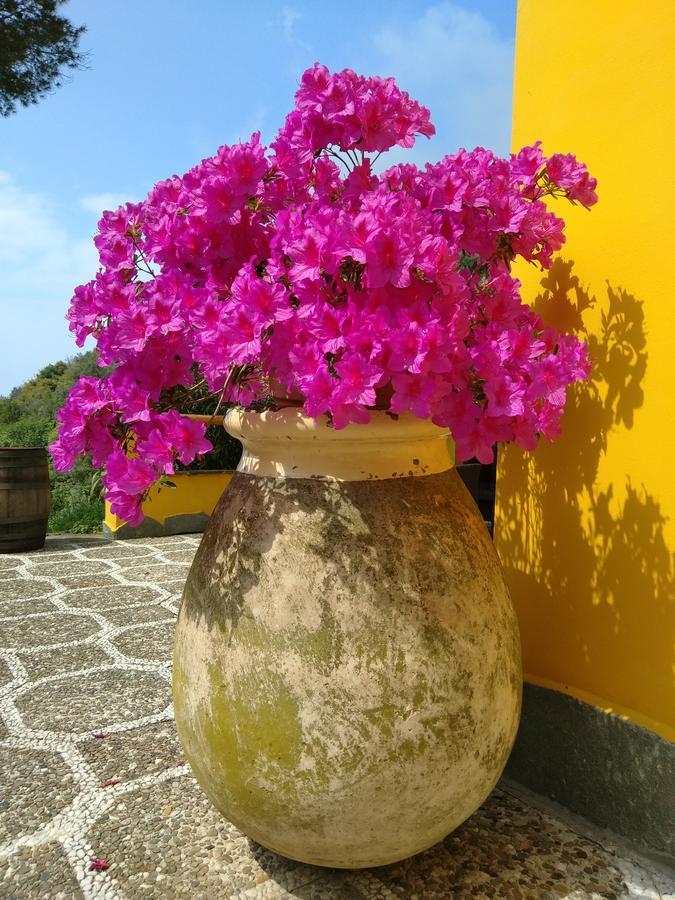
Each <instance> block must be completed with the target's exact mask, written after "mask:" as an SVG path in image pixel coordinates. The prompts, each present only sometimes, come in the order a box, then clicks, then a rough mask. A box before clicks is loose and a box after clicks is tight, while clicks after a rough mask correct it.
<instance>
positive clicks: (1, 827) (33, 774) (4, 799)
mask: <svg viewBox="0 0 675 900" xmlns="http://www.w3.org/2000/svg"><path fill="white" fill-rule="evenodd" d="M0 771H2V772H3V781H4V780H5V779H8V780H9V782H10V783H11V785H12V789H11V791H3V792H2V796H0V843H6V842H9V841H11V840H14V838H17V837H19V835H22V834H30V833H31V832H33V831H36V830H37V829H38V828H41V827H42V826H43V825H46V824H47V822H49V821H50V819H52V818H53V817H54V816H55V815H56V814H57V813H59V812H61V810H63V809H65V807H66V806H68V804H69V803H70V802H71V801H72V800H73V799H74V797H76V796H77V794H78V792H79V787H78V785H77V782H76V780H75V776H74V775H73V773H72V772H71V770H70V768H69V767H68V766H67V765H66V763H65V762H64V761H63V758H62V757H61V756H60V755H59V754H58V753H53V752H50V751H45V750H23V749H17V748H16V747H12V748H8V747H0Z"/></svg>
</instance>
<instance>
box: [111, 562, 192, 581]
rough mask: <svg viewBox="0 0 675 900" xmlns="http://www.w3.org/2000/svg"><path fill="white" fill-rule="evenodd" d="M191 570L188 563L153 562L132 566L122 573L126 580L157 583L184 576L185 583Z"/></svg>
mask: <svg viewBox="0 0 675 900" xmlns="http://www.w3.org/2000/svg"><path fill="white" fill-rule="evenodd" d="M189 571H190V567H189V566H188V565H187V564H182V565H181V564H178V563H155V562H153V563H152V565H150V564H149V563H148V564H147V565H141V566H130V567H129V568H128V569H125V570H124V572H122V573H121V577H123V578H124V579H125V580H126V581H137V582H147V581H149V582H155V584H161V583H162V582H163V581H173V580H177V579H179V578H182V579H183V583H185V579H186V578H187V574H188V572H189Z"/></svg>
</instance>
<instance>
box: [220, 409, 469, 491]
mask: <svg viewBox="0 0 675 900" xmlns="http://www.w3.org/2000/svg"><path fill="white" fill-rule="evenodd" d="M370 417H371V418H370V422H369V423H368V424H365V425H358V424H350V425H348V426H347V427H346V428H342V429H339V430H336V429H335V428H333V427H332V426H331V424H330V421H329V420H328V418H327V417H326V416H320V417H319V418H318V419H313V418H312V417H311V416H308V415H307V414H306V413H305V412H304V411H303V410H302V409H300V408H298V407H285V408H283V409H277V410H264V411H263V412H253V411H250V410H244V409H236V408H235V409H231V410H229V411H228V412H227V414H226V416H225V429H226V431H227V432H228V433H229V434H231V435H232V436H233V437H235V438H237V439H238V440H240V441H241V443H242V444H243V447H244V451H243V453H242V457H241V460H240V462H239V465H238V466H237V471H239V472H244V473H246V474H249V475H259V476H271V477H286V478H315V479H325V480H333V481H368V480H371V479H388V478H407V477H415V476H421V475H432V474H438V473H440V472H445V471H447V470H448V469H450V468H452V466H453V460H454V453H453V449H454V448H453V446H452V443H451V441H450V440H449V437H450V432H449V430H448V429H447V428H441V427H440V426H438V425H434V424H433V422H431V420H429V419H418V418H417V417H416V416H414V415H412V413H405V414H403V415H395V414H392V413H389V412H385V411H383V410H370Z"/></svg>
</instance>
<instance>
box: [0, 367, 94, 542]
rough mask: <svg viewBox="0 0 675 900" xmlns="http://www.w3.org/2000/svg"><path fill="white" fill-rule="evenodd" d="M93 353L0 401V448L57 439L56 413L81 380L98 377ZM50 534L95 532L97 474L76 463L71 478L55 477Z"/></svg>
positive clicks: (47, 372)
mask: <svg viewBox="0 0 675 900" xmlns="http://www.w3.org/2000/svg"><path fill="white" fill-rule="evenodd" d="M100 374H101V369H100V368H99V367H98V364H97V362H96V352H95V351H94V350H90V351H89V352H88V353H78V354H77V356H73V357H72V358H71V359H68V360H66V361H65V362H63V361H59V362H56V363H53V364H52V365H49V366H45V367H44V369H41V370H40V371H39V372H38V374H37V375H36V376H35V377H34V378H31V379H30V380H29V381H27V382H26V383H25V384H22V385H20V386H19V387H16V388H14V390H13V391H11V393H10V395H9V397H0V447H46V446H47V444H49V443H50V442H51V441H52V440H54V438H55V437H56V411H57V410H58V409H59V407H60V406H62V404H63V402H64V400H65V399H66V395H67V393H68V391H69V390H70V388H71V387H72V386H73V385H74V384H75V382H76V381H77V379H78V378H80V376H81V375H100ZM49 470H50V478H51V485H52V506H51V511H50V514H49V530H50V531H74V532H79V533H82V532H87V531H99V530H100V528H101V522H102V521H103V501H102V499H101V488H100V480H99V476H98V473H97V471H96V470H95V469H92V467H91V465H90V464H89V463H88V462H85V461H81V462H78V463H77V464H76V465H75V468H74V469H73V470H72V472H54V470H53V468H52V466H51V462H50V465H49Z"/></svg>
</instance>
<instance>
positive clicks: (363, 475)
mask: <svg viewBox="0 0 675 900" xmlns="http://www.w3.org/2000/svg"><path fill="white" fill-rule="evenodd" d="M225 426H226V428H227V430H228V431H229V433H230V434H232V435H233V436H234V437H236V438H238V439H239V440H240V441H241V442H242V444H243V447H244V452H243V455H242V458H241V462H240V464H239V468H238V471H237V473H236V474H235V476H234V478H233V480H232V482H231V483H230V486H229V487H228V489H227V490H226V491H225V493H224V494H223V496H222V497H221V499H220V502H219V503H218V506H217V507H216V509H215V511H214V513H213V516H212V518H211V521H210V524H209V526H208V529H207V531H206V532H205V534H204V537H203V540H202V543H201V545H200V547H199V550H198V552H197V555H196V557H195V560H194V563H193V565H192V569H191V571H190V574H189V577H188V580H187V583H186V586H185V592H184V595H183V602H182V606H181V610H180V615H179V618H178V625H177V630H176V640H175V649H174V700H175V709H176V722H177V725H178V731H179V735H180V738H181V741H182V743H183V747H184V750H185V755H186V757H187V759H188V760H189V762H190V764H191V766H192V769H193V771H194V774H195V776H196V778H197V780H198V781H199V783H200V785H201V787H202V788H203V790H204V792H205V793H206V795H207V796H208V797H209V799H210V800H211V802H212V803H213V804H214V805H215V806H216V807H217V808H218V809H219V810H220V811H221V812H222V814H223V815H224V816H225V817H226V818H227V819H228V820H230V821H231V822H233V823H234V824H235V825H236V826H237V827H238V828H240V829H241V830H242V831H243V832H245V833H246V834H247V835H248V836H249V837H251V838H252V839H253V840H255V841H257V842H258V843H260V844H263V845H264V846H265V847H268V848H270V849H272V850H274V851H276V852H278V853H280V854H283V855H284V856H287V857H290V858H292V859H295V860H300V861H303V862H306V863H312V864H315V865H321V866H337V867H344V868H357V867H365V866H378V865H384V864H386V863H391V862H394V861H397V860H400V859H403V858H405V857H408V856H412V855H413V854H415V853H418V852H420V851H421V850H424V849H426V848H427V847H430V846H431V845H433V844H434V843H436V842H437V841H439V840H441V839H442V838H443V837H445V836H446V835H447V834H448V833H449V832H450V831H452V830H453V829H454V828H456V827H457V826H458V825H459V824H460V823H461V822H463V821H464V820H465V819H466V818H467V817H468V816H470V815H471V814H472V813H473V812H474V811H475V810H476V809H477V808H478V807H479V806H480V805H481V803H482V802H483V801H484V800H485V798H486V797H487V796H488V794H489V793H490V792H491V791H492V789H493V787H494V785H495V783H496V782H497V779H498V778H499V776H500V775H501V772H502V770H503V767H504V765H505V763H506V760H507V757H508V755H509V752H510V750H511V746H512V744H513V741H514V738H515V734H516V729H517V725H518V718H519V713H520V699H521V660H520V642H519V636H518V628H517V623H516V618H515V615H514V611H513V608H512V605H511V601H510V599H509V596H508V592H507V589H506V587H505V584H504V580H503V577H502V572H501V569H500V564H499V561H498V559H497V555H496V553H495V550H494V547H493V546H492V542H491V540H490V537H489V535H488V532H487V529H486V528H485V525H484V523H483V521H482V519H481V517H480V515H479V513H478V510H477V508H476V506H475V504H474V502H473V500H472V499H471V497H470V496H469V493H468V491H467V490H466V488H465V487H464V485H463V483H462V481H461V479H460V478H459V476H458V475H457V473H456V472H455V471H454V468H453V460H452V448H451V445H450V443H449V441H448V433H447V431H445V430H444V429H441V428H438V427H436V426H434V425H433V424H431V423H430V422H427V421H421V420H419V419H416V418H414V417H412V416H399V417H395V416H391V415H390V414H387V413H386V412H374V413H373V414H372V418H371V423H370V424H369V425H350V426H348V427H347V428H345V429H343V430H340V431H336V430H334V429H333V428H331V427H330V425H329V423H328V422H327V421H326V420H319V421H315V420H313V419H310V418H307V417H306V416H305V415H304V414H303V413H302V411H300V410H299V409H295V408H292V407H289V408H285V409H281V410H278V411H276V412H271V411H267V412H263V413H254V412H246V411H241V410H232V411H230V412H229V413H228V414H227V416H226V422H225Z"/></svg>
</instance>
